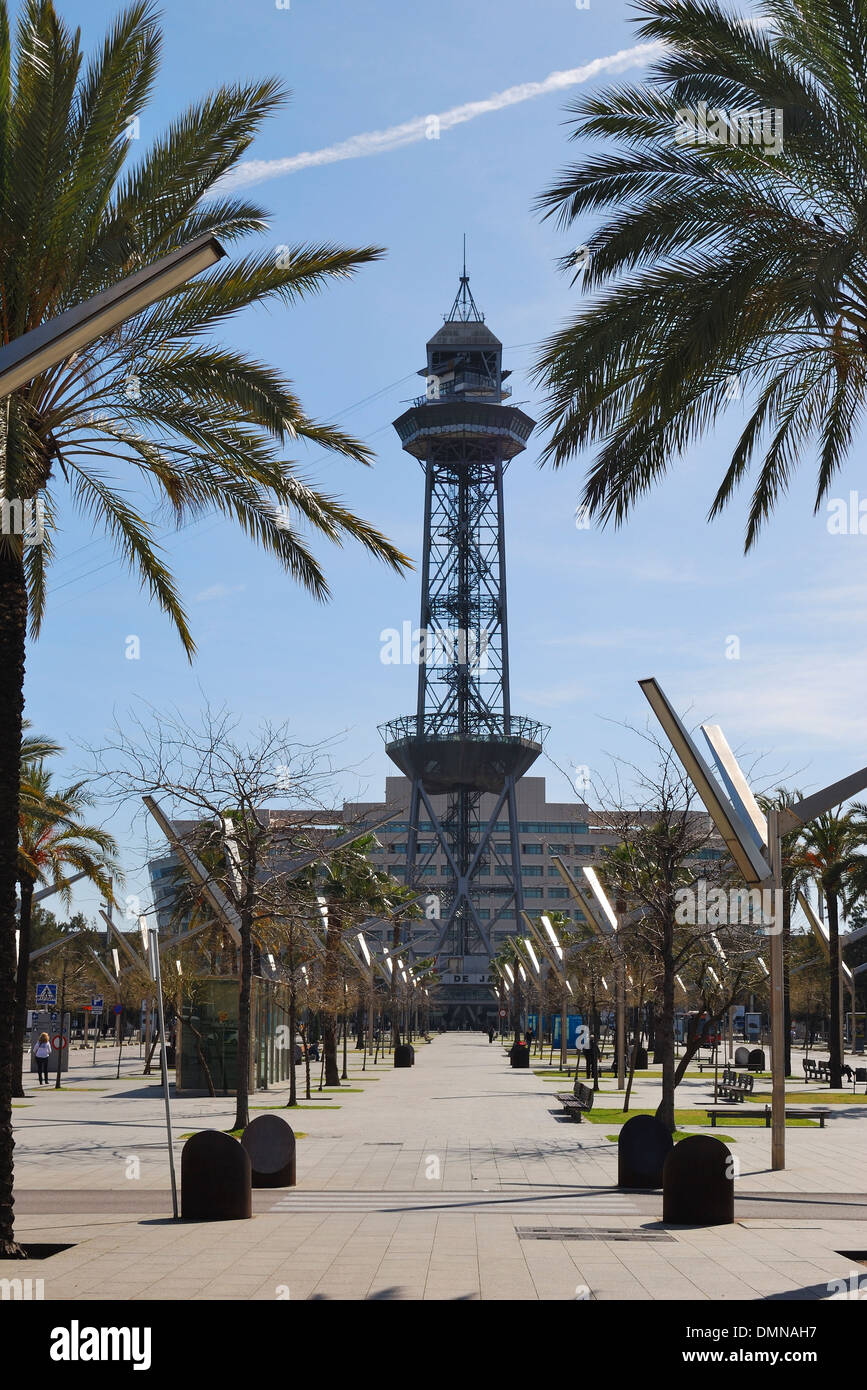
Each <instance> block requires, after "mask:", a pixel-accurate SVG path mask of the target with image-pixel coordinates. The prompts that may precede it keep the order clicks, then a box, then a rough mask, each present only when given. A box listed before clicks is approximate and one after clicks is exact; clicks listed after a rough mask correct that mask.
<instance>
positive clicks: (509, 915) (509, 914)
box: [497, 907, 515, 922]
mask: <svg viewBox="0 0 867 1390" xmlns="http://www.w3.org/2000/svg"><path fill="white" fill-rule="evenodd" d="M497 916H498V917H502V919H503V921H504V922H505V921H514V917H515V912H514V908H511V907H504V908H503V911H502V912H499V913H497Z"/></svg>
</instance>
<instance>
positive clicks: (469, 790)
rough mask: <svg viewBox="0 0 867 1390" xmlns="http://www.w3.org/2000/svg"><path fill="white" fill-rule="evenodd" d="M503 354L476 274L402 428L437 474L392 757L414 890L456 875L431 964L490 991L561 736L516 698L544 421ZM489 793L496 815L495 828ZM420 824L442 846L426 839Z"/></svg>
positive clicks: (457, 990) (457, 999) (466, 1014)
mask: <svg viewBox="0 0 867 1390" xmlns="http://www.w3.org/2000/svg"><path fill="white" fill-rule="evenodd" d="M502 352H503V348H502V343H501V342H500V341H499V339H498V338H496V337H495V335H494V334H493V333H492V332H491V330H490V329H489V328H488V327H487V326H486V324H485V322H484V316H483V315H482V314H481V313H480V312H479V310H478V308H477V307H476V303H475V300H474V299H473V295H472V292H471V290H470V286H469V277H468V276H467V273H466V267H464V272H463V274H462V276H461V279H460V284H459V287H458V292H457V295H456V296H455V301H454V303H453V305H452V308H451V310H450V312H449V314H448V315H447V316H446V318H445V322H444V324H443V326H442V328H440V329H439V330H438V331H437V332H436V333H435V334H434V336H433V337H432V338H431V339H430V341H429V342H428V344H427V361H426V363H425V366H424V367H422V368H420V369H419V375H420V376H422V377H424V378H425V383H426V389H425V392H424V395H421V396H419V397H418V399H417V400H415V401H414V402H413V404H412V405H411V406H410V408H409V409H408V410H406V411H405V412H404V413H403V414H402V415H401V416H399V417H398V419H397V420H395V421H394V428H395V429H396V431H397V433H398V436H399V438H400V442H401V445H402V447H403V448H404V449H405V450H406V452H407V453H408V454H411V455H413V457H414V458H417V459H418V460H419V462H420V463H421V465H422V468H423V470H424V477H425V501H424V541H423V548H422V576H421V617H420V624H419V626H420V629H421V642H420V659H419V676H418V693H417V701H416V709H415V713H414V714H407V715H404V716H402V717H400V718H397V719H394V720H391V721H390V722H389V723H388V724H385V725H383V726H382V727H381V733H382V735H383V737H384V739H385V744H386V751H387V753H388V755H389V757H390V758H391V759H392V761H393V762H394V763H396V765H397V766H398V768H400V770H401V772H403V773H404V774H405V776H406V777H408V778H409V779H410V781H411V784H412V791H411V799H410V818H409V831H408V838H407V870H406V878H407V883H408V884H409V885H410V886H412V887H413V888H415V889H416V891H417V892H419V893H424V891H425V870H426V868H427V866H428V865H429V863H431V862H433V859H434V857H435V856H436V855H437V854H439V855H440V856H443V855H444V856H445V862H446V864H447V866H448V867H447V871H446V873H447V886H446V887H445V890H444V891H441V893H440V895H439V896H440V913H439V920H438V922H437V921H434V922H429V923H427V924H426V925H427V926H431V925H433V926H435V927H437V926H438V931H437V937H436V944H435V945H434V946H433V948H431V946H430V945H429V944H428V945H427V946H426V949H425V955H429V954H431V951H432V949H433V953H434V954H436V956H437V960H438V964H439V966H440V970H441V973H442V974H443V977H444V978H448V979H449V980H451V981H454V980H455V979H456V978H460V979H463V978H464V974H465V972H466V979H467V982H468V983H469V982H470V981H472V982H473V983H474V984H476V985H477V984H478V983H479V980H480V979H482V978H485V977H486V967H487V968H489V960H490V956H491V954H492V953H493V947H492V932H493V930H494V927H495V926H496V925H497V924H498V923H499V922H502V921H504V920H505V921H510V920H511V919H515V926H516V927H520V921H519V914H520V912H521V910H522V908H523V906H524V901H523V892H522V887H521V864H520V845H519V841H518V821H517V813H516V805H515V783H516V781H517V779H518V778H520V777H522V776H523V774H524V773H525V772H526V771H527V770H528V768H529V767H531V766H532V764H533V762H534V761H535V759H536V758H537V757H538V755H539V753H540V752H541V749H542V741H543V738H544V736H545V734H546V733H547V730H546V728H545V727H544V726H543V725H542V724H540V723H538V722H537V721H536V720H533V719H531V718H528V717H527V716H525V715H518V714H514V713H513V712H512V705H511V696H510V690H509V641H508V620H507V604H506V548H505V534H504V502H503V480H504V475H505V472H506V469H507V467H508V465H509V463H510V461H511V460H512V459H513V458H514V457H515V456H516V455H517V454H519V453H521V452H522V451H523V450H524V449H525V448H526V445H527V440H528V439H529V437H530V434H531V432H532V430H533V428H534V423H535V422H534V421H533V420H531V419H530V418H529V416H528V415H525V414H524V412H523V411H522V410H519V409H518V407H517V406H514V405H510V404H509V403H508V398H509V396H510V395H511V390H510V388H509V387H508V386H505V385H504V382H505V380H506V378H507V377H508V376H509V372H508V371H504V370H503V366H502ZM484 793H493V795H494V796H495V803H494V810H493V812H492V814H490V815H488V816H487V817H486V819H485V820H484V822H483V821H482V818H481V816H480V814H479V807H480V801H481V797H482V795H483V794H484ZM433 797H436V798H437V800H438V802H439V803H440V811H439V813H437V811H436V810H435V809H434V806H433V803H432V800H431V798H433ZM443 798H445V807H446V809H445V811H444V812H443V811H442V799H443ZM422 820H423V821H424V824H425V828H426V829H427V826H428V825H430V826H431V827H432V830H433V834H434V839H433V840H430V839H429V838H426V839H423V840H422V841H421V842H420V840H419V834H418V830H419V825H420V823H421V822H422ZM506 832H507V833H508V838H507V839H506V840H504V839H502V838H501V837H502V836H503V835H504V834H505V833H506ZM494 836H496V837H497V838H496V839H495V838H493V837H494ZM427 871H428V872H431V870H430V869H429V868H428V869H427ZM513 930H514V928H513ZM461 992H462V991H461V986H460V985H459V984H455V983H451V984H448V985H444V986H443V993H444V994H445V996H446V1001H447V1014H448V1016H449V1017H450V1018H451V1021H452V1022H478V1018H479V1016H480V1012H481V1014H484V1015H485V1016H486V1015H487V1012H488V1010H487V1009H484V1010H482V1011H480V1010H479V1009H478V1007H477V1006H470V1005H469V1004H467V1005H462V1003H461ZM464 993H469V991H464ZM473 994H474V997H476V998H477V997H478V990H477V989H476V990H474V991H473ZM490 998H491V1000H493V992H491V995H490Z"/></svg>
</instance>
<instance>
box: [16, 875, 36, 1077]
mask: <svg viewBox="0 0 867 1390" xmlns="http://www.w3.org/2000/svg"><path fill="white" fill-rule="evenodd" d="M20 881H21V911H20V913H19V914H18V924H19V925H18V976H17V979H16V982H15V1023H14V1025H13V1034H12V1094H13V1096H15V1097H16V1098H20V1097H21V1096H23V1095H24V1038H25V1035H26V1033H27V974H28V970H29V967H30V923H31V919H32V916H33V888H34V881H33V879H32V878H28V877H27V875H26V874H22V876H21V880H20Z"/></svg>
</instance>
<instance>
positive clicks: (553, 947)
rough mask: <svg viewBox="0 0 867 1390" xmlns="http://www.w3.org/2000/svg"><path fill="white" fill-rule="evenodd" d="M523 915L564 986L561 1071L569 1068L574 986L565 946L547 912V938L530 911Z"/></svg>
mask: <svg viewBox="0 0 867 1390" xmlns="http://www.w3.org/2000/svg"><path fill="white" fill-rule="evenodd" d="M521 916H522V917H523V918H524V921H525V922H526V924H527V927H528V929H529V931H530V933H531V935H532V938H533V940H534V941H535V943H536V945H537V946H538V948H539V950H540V951H541V953H542V954H543V955H544V957H545V959H546V960H547V961H548V963H549V965H550V966H551V968H552V969H553V971H554V973H555V975H556V976H557V978H558V980H559V981H560V984H561V985H562V986H563V988H562V990H561V992H560V1069H561V1071H566V1070H568V1066H569V1048H568V1038H567V1036H566V1033H567V1023H568V1017H567V1009H566V993H567V991H568V992H569V993H570V994H571V993H572V987H571V985H570V984H569V980H568V978H567V975H566V964H565V953H564V951H563V947H562V946H561V945H560V942H559V941H558V940H557V933H556V932H555V930H554V928H553V926H552V925H551V919H550V917H548V916H547V914H545V913H543V914H542V917H541V919H540V920H541V922H542V926H543V927H544V928H545V932H546V933H547V940H546V938H545V936H543V935H542V933H541V932H540V931H539V929H538V927H537V926H536V924H535V922H534V921H533V919H532V918H531V917H530V915H529V913H527V912H524V911H522V913H521ZM552 1038H553V1028H552ZM552 1049H553V1042H552Z"/></svg>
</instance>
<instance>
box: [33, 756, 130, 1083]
mask: <svg viewBox="0 0 867 1390" xmlns="http://www.w3.org/2000/svg"><path fill="white" fill-rule="evenodd" d="M22 785H23V787H24V788H25V789H26V797H25V798H22V809H21V815H20V823H21V830H20V839H19V845H18V881H19V883H20V885H21V909H20V913H19V939H18V971H17V977H16V984H15V1022H14V1032H13V1047H14V1048H15V1049H16V1051H15V1054H14V1055H15V1057H16V1058H17V1068H16V1071H15V1074H14V1075H13V1088H14V1089H13V1095H15V1096H23V1095H24V1078H23V1074H22V1066H23V1055H24V1037H25V1033H26V1030H27V976H28V970H29V965H30V923H31V915H32V909H33V892H34V889H35V888H36V885H37V883H44V884H50V885H51V887H52V888H54V889H55V890H56V891H58V892H59V893H60V895H61V897H62V898H63V900H64V902H65V903H66V904H67V906H68V905H69V904H70V902H71V901H72V894H71V891H70V888H69V885H68V883H67V881H66V874H67V871H68V870H70V869H72V870H73V871H74V872H75V873H76V874H78V873H83V874H84V875H85V877H86V878H87V879H88V880H89V881H90V882H91V883H93V884H95V886H96V887H97V888H99V890H100V892H101V893H102V894H103V897H104V898H105V900H106V902H108V903H111V902H113V901H114V890H113V887H112V876H113V875H116V873H117V865H116V863H115V855H116V854H117V845H116V843H115V841H114V839H113V838H112V836H111V835H109V834H108V833H107V831H105V830H102V829H100V828H99V826H95V825H88V824H87V823H86V822H85V821H84V820H83V819H82V814H83V812H84V810H85V808H86V807H87V806H89V805H91V803H92V798H91V797H90V795H89V794H88V793H87V791H86V790H85V787H84V783H83V782H76V783H74V784H73V785H72V786H70V787H66V788H65V789H63V790H62V791H60V792H52V790H51V774H50V772H48V771H46V770H45V768H44V767H43V766H42V763H41V762H34V763H28V764H25V766H24V769H23V777H22Z"/></svg>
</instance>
